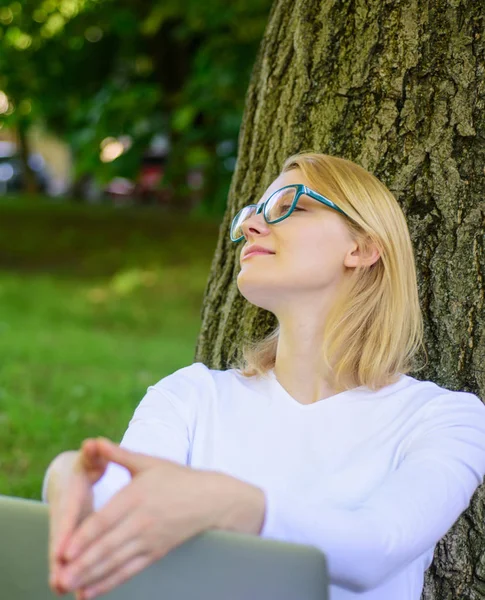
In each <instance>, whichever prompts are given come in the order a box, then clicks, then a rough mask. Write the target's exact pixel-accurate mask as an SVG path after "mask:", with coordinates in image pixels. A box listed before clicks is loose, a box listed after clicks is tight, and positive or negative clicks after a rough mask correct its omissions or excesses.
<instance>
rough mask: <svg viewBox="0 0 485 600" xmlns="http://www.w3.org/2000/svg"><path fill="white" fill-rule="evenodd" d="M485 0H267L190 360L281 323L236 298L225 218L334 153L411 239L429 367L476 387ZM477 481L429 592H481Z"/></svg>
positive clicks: (482, 520)
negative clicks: (396, 209) (307, 157)
mask: <svg viewBox="0 0 485 600" xmlns="http://www.w3.org/2000/svg"><path fill="white" fill-rule="evenodd" d="M484 73H485V3H484V2H483V1H480V2H477V1H476V0H452V1H450V0H428V1H426V0H397V1H389V0H388V1H384V2H383V1H382V0H365V1H364V0H353V1H351V0H342V1H340V2H337V1H335V0H334V1H332V0H276V1H275V4H274V5H273V7H272V10H271V14H270V17H269V21H268V25H267V28H266V32H265V35H264V38H263V40H262V43H261V47H260V50H259V53H258V57H257V60H256V64H255V66H254V70H253V74H252V78H251V82H250V85H249V89H248V92H247V96H246V105H245V113H244V117H243V123H242V127H241V132H240V137H239V148H238V161H237V165H236V170H235V173H234V176H233V180H232V183H231V188H230V191H229V198H228V208H227V212H226V214H225V216H224V219H223V222H222V226H221V229H220V238H219V240H218V244H217V248H216V252H215V255H214V259H213V263H212V269H211V272H210V275H209V279H208V283H207V288H206V293H205V298H204V303H203V308H202V326H201V331H200V336H199V340H198V344H197V348H196V354H195V360H200V361H202V362H204V363H205V364H207V365H208V366H210V367H212V368H218V369H224V368H226V367H227V363H228V360H229V359H231V358H232V357H233V356H234V355H236V353H237V352H238V351H239V348H240V346H241V343H242V342H243V340H244V339H246V336H248V337H251V338H253V337H259V336H262V335H264V334H265V333H268V332H269V331H270V329H272V328H273V326H274V325H275V319H274V317H273V315H271V314H270V313H268V312H267V311H264V310H262V309H259V308H256V307H254V306H252V305H250V304H249V303H248V302H247V301H246V300H245V299H244V298H243V297H242V295H241V294H240V293H239V291H238V289H237V286H236V276H237V273H238V271H239V263H238V261H237V260H236V244H233V242H231V241H230V239H229V227H230V223H231V220H232V218H233V216H234V214H235V213H236V212H237V210H239V209H240V208H241V207H242V206H244V205H245V204H248V203H251V202H257V201H258V200H259V199H260V198H261V196H262V194H263V193H264V191H265V189H266V187H267V186H268V185H269V184H270V183H271V182H272V180H273V179H274V178H275V177H276V176H277V175H278V173H279V169H280V167H281V165H282V163H283V160H284V159H285V158H286V157H287V156H289V155H290V154H292V153H294V152H297V151H301V150H309V151H314V152H323V153H328V154H333V155H336V156H342V157H345V158H348V159H350V160H353V161H355V162H357V163H359V164H361V165H362V166H363V167H365V168H367V169H368V170H370V171H371V172H373V173H374V174H375V175H376V176H377V177H378V178H379V179H381V180H382V181H383V182H384V183H385V184H386V185H387V186H388V187H389V188H390V190H391V191H392V192H393V193H394V195H395V196H396V198H397V199H398V202H399V204H400V206H401V207H402V209H403V211H404V214H405V216H406V219H407V222H408V226H409V230H410V234H411V239H412V241H413V245H414V250H415V256H416V267H417V271H418V285H419V295H420V302H421V307H422V311H423V315H424V320H425V343H426V348H427V352H428V358H429V364H428V365H427V367H426V368H425V369H421V370H420V371H419V373H410V375H412V376H414V377H416V378H417V379H423V380H424V379H426V380H431V381H434V382H436V383H437V384H438V385H441V386H444V387H446V388H447V389H453V390H463V391H471V392H473V393H475V394H477V395H479V396H480V397H481V398H482V399H483V398H484V397H485V313H484V297H485V283H484V279H485V256H484V251H483V248H484V244H485V110H484V109H485V76H484ZM484 497H485V490H484V486H483V485H482V486H481V487H480V488H479V489H478V490H477V492H476V493H475V495H474V497H473V499H472V502H471V504H470V507H469V508H468V509H467V510H466V511H465V512H464V513H463V515H462V516H461V517H460V518H459V520H458V521H457V523H456V524H455V525H454V526H453V527H452V529H451V530H450V532H449V533H448V534H447V535H446V536H445V537H444V538H443V539H442V540H441V541H440V542H439V543H438V546H437V548H436V552H435V557H434V561H433V564H432V565H431V567H430V568H429V569H428V571H427V572H426V581H425V588H424V592H423V598H425V599H426V600H430V599H437V598H440V599H444V598H446V599H451V598H460V600H468V599H470V600H472V599H476V598H485V515H484Z"/></svg>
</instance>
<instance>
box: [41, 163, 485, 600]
mask: <svg viewBox="0 0 485 600" xmlns="http://www.w3.org/2000/svg"><path fill="white" fill-rule="evenodd" d="M231 239H232V240H233V241H234V242H239V241H243V240H244V241H245V244H244V245H243V247H242V252H241V255H240V257H239V259H240V266H241V269H240V271H239V274H238V277H237V283H238V288H239V290H240V292H241V293H242V294H243V296H244V297H245V298H246V299H247V300H248V301H249V302H251V303H252V304H255V305H257V306H259V307H262V308H264V309H266V310H268V311H270V312H272V313H273V314H274V315H275V316H276V318H277V321H278V326H277V328H276V330H275V331H274V332H272V334H271V335H270V336H268V337H267V338H266V339H264V340H261V341H259V342H257V343H255V344H252V345H250V346H248V347H247V348H245V349H244V352H243V360H242V362H241V363H235V364H233V365H232V368H230V369H228V370H225V371H220V370H215V369H208V368H207V367H206V366H205V365H203V364H202V363H194V364H192V365H190V366H187V367H184V368H182V369H180V370H178V371H176V372H175V373H173V374H171V375H169V376H168V377H165V378H164V379H162V380H161V381H160V382H158V383H157V384H156V385H154V386H152V387H150V388H149V389H148V392H147V394H146V396H145V397H144V398H143V400H142V401H141V402H140V404H139V406H138V407H137V409H136V410H135V413H134V416H133V418H132V420H131V421H130V424H129V427H128V429H127V431H126V433H125V435H124V437H123V440H122V442H121V444H120V447H118V446H117V445H116V444H112V443H110V442H109V441H107V440H102V439H101V440H87V441H85V442H84V444H83V446H82V448H81V450H80V451H79V452H68V453H63V454H61V455H59V456H58V457H57V458H56V459H55V460H54V461H53V463H52V464H51V466H50V468H49V473H48V474H49V477H47V475H46V478H45V485H44V494H43V497H44V499H47V497H48V499H49V503H50V514H51V545H50V548H51V585H52V587H53V589H56V590H57V591H60V592H64V591H67V590H77V594H78V597H80V598H85V597H87V598H89V597H93V595H97V594H100V593H105V592H106V591H108V590H109V589H112V588H113V587H114V586H116V585H118V584H119V583H121V582H122V581H124V580H125V579H126V578H128V577H131V576H132V575H133V574H135V573H137V572H138V571H139V570H140V569H142V568H144V567H145V566H147V565H148V564H151V563H152V562H154V561H155V560H157V559H159V558H161V557H162V556H164V555H165V554H166V553H167V552H168V551H170V549H171V548H173V547H175V546H176V545H178V544H180V543H182V542H183V541H185V540H186V539H188V538H189V537H191V536H192V535H195V534H197V533H199V532H201V531H204V530H207V529H211V528H222V529H229V530H232V531H239V532H245V533H250V534H254V535H259V536H262V537H269V538H274V539H279V540H283V541H289V542H296V543H302V544H309V545H314V546H316V547H318V548H320V549H321V550H322V551H323V552H324V553H325V554H326V556H327V560H328V568H329V576H330V582H331V589H330V597H331V598H332V600H350V599H353V598H357V597H358V598H359V599H363V598H365V599H366V600H384V599H385V600H388V599H389V598H392V599H393V600H418V599H419V598H420V597H421V592H422V588H423V574H424V571H425V570H426V569H427V567H428V566H429V564H430V563H431V561H432V558H433V551H434V547H435V545H436V543H437V542H438V541H439V540H440V539H441V538H442V537H443V536H444V535H445V534H446V532H447V531H448V530H449V529H450V527H451V526H452V525H453V524H454V523H455V521H456V520H457V518H458V517H459V516H460V514H461V513H462V512H463V511H464V510H465V509H466V508H467V507H468V505H469V502H470V499H471V497H472V495H473V493H474V492H475V490H476V488H477V487H478V486H479V485H480V484H481V483H482V480H483V476H484V475H485V407H484V405H483V404H482V402H481V400H480V399H479V398H478V397H477V396H475V395H473V394H470V393H466V392H456V391H450V390H447V389H445V388H442V387H439V386H438V385H436V384H435V383H433V382H430V381H419V380H417V379H415V378H413V377H410V376H408V375H407V374H406V373H408V372H409V371H410V370H411V368H412V367H413V358H414V357H415V355H416V353H417V350H418V349H419V348H420V347H422V331H423V327H422V316H421V312H420V308H419V302H418V291H417V283H416V272H415V266H414V257H413V250H412V245H411V241H410V237H409V232H408V229H407V226H406V222H405V218H404V215H403V213H402V211H401V209H400V207H399V205H398V203H397V202H396V200H395V199H394V197H393V196H392V194H391V193H390V192H389V191H388V190H387V188H386V187H385V186H384V185H383V184H382V183H380V182H379V181H378V180H377V179H376V178H375V177H374V176H373V175H371V174H370V173H368V172H367V171H365V170H364V169H362V168H361V167H359V166H357V165H355V164H353V163H351V162H349V161H347V160H343V159H339V158H334V157H330V156H327V155H323V154H314V153H302V154H298V155H294V156H292V157H290V158H289V159H287V161H286V162H285V164H284V165H283V169H282V172H281V174H280V175H279V176H278V177H277V179H275V181H274V182H273V183H272V184H271V185H270V186H269V188H268V189H267V190H266V192H265V194H264V195H263V197H262V198H261V200H260V201H259V202H258V204H257V205H249V206H248V207H245V208H244V209H242V210H241V211H240V212H239V213H238V214H237V215H236V216H235V218H234V220H233V223H232V227H231ZM130 477H131V481H130Z"/></svg>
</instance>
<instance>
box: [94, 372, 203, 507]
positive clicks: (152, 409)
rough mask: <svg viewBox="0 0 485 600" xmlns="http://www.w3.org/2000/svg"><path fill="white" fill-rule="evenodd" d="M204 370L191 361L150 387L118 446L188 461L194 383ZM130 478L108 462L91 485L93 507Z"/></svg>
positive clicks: (104, 501) (176, 460) (103, 501)
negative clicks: (103, 472) (102, 473)
mask: <svg viewBox="0 0 485 600" xmlns="http://www.w3.org/2000/svg"><path fill="white" fill-rule="evenodd" d="M204 369H206V367H205V366H204V365H203V364H202V363H194V364H193V365H190V366H189V367H184V368H183V369H179V370H178V371H176V372H175V373H172V374H171V375H169V376H167V377H165V378H164V379H162V380H161V381H159V382H158V383H157V384H156V385H154V386H150V387H149V388H148V390H147V393H146V395H145V396H144V397H143V399H142V400H141V402H140V404H139V405H138V407H137V408H136V410H135V412H134V414H133V417H132V418H131V420H130V422H129V424H128V429H127V430H126V432H125V434H124V435H123V438H122V440H121V442H120V446H122V447H123V448H127V449H128V450H133V451H134V452H142V453H143V454H149V455H151V456H156V457H159V458H166V459H168V460H173V461H175V462H178V463H180V464H184V465H186V464H189V456H190V450H191V445H192V438H193V436H192V433H193V429H194V419H195V404H196V399H197V387H198V385H197V382H198V381H199V380H200V378H201V377H202V376H203V373H202V370H204ZM130 480H131V475H130V473H129V471H128V469H126V468H125V467H123V466H121V465H118V464H116V463H112V462H111V463H109V465H108V467H107V469H106V472H105V474H104V475H103V477H102V478H101V479H100V480H99V481H98V482H97V483H96V484H95V485H94V486H93V504H94V509H95V510H99V509H100V508H101V507H102V506H103V505H104V504H106V502H108V500H109V499H110V498H111V497H112V496H113V495H114V494H115V493H116V492H117V491H119V490H120V489H121V488H122V487H124V486H125V485H127V484H128V483H129V482H130Z"/></svg>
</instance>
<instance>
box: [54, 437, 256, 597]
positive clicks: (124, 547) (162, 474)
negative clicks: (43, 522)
mask: <svg viewBox="0 0 485 600" xmlns="http://www.w3.org/2000/svg"><path fill="white" fill-rule="evenodd" d="M94 445H96V446H94ZM93 448H94V449H95V450H94V452H97V453H98V455H99V457H101V460H104V461H105V463H106V462H109V461H112V462H115V463H117V464H119V465H122V466H124V467H126V468H127V469H128V470H129V472H130V473H131V477H132V479H131V482H130V483H129V484H127V485H126V486H125V487H123V488H122V489H121V490H119V491H118V493H116V494H115V495H114V496H113V497H112V498H111V499H110V500H109V501H108V502H107V503H106V504H105V505H104V506H103V507H102V508H101V509H100V510H99V511H97V512H90V513H89V514H88V515H87V516H86V517H85V518H84V519H83V520H82V521H81V522H80V523H79V524H78V525H77V527H76V528H75V529H74V531H72V532H71V534H70V535H67V536H63V539H60V540H57V542H58V544H57V547H54V548H53V558H52V560H51V573H50V579H49V583H50V586H51V588H52V589H53V590H54V591H56V592H57V593H58V594H63V593H67V592H75V593H76V598H77V600H87V599H89V598H94V597H95V596H98V595H100V594H105V593H107V592H109V591H111V590H112V589H113V588H115V587H116V586H118V585H120V584H121V583H123V582H125V581H126V580H127V579H129V578H131V577H132V576H134V575H135V574H137V573H138V572H139V571H141V570H142V569H144V568H146V567H147V566H149V565H150V564H152V563H154V562H155V561H157V560H159V559H161V558H162V557H163V556H165V555H166V554H168V553H169V552H170V551H171V550H172V549H174V548H175V547H177V546H179V545H181V544H182V543H183V542H185V541H186V540H188V539H189V538H191V537H193V536H195V535H197V534H199V533H202V532H203V531H206V530H209V529H226V530H229V531H234V532H240V533H250V534H255V535H258V534H259V533H260V531H261V528H262V525H263V522H264V515H265V496H264V492H263V490H262V489H261V488H259V487H256V486H254V485H251V484H248V483H246V482H244V481H241V480H239V479H237V478H235V477H232V476H230V475H226V474H224V473H222V472H217V471H204V470H197V469H193V468H191V467H188V466H185V465H181V464H179V463H176V462H173V461H170V460H165V459H160V458H155V457H151V456H148V455H145V454H141V453H138V452H132V451H129V450H126V449H124V448H121V447H120V446H118V445H117V444H114V443H112V442H110V441H109V440H107V439H105V438H96V439H90V440H85V442H83V446H82V448H81V453H82V452H87V451H89V452H90V454H91V456H92V454H93ZM87 449H88V450H87Z"/></svg>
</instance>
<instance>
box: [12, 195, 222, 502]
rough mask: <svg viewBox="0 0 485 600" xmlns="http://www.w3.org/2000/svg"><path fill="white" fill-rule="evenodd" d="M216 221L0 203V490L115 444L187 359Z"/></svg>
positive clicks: (34, 480)
mask: <svg viewBox="0 0 485 600" xmlns="http://www.w3.org/2000/svg"><path fill="white" fill-rule="evenodd" d="M218 228H219V222H214V221H201V222H197V221H196V220H185V219H184V218H183V217H182V216H180V215H163V214H161V213H160V212H157V211H134V210H123V211H120V210H115V209H107V208H101V209H98V208H89V207H88V208H86V207H66V206H58V207H56V206H47V207H46V206H45V205H39V206H35V205H31V206H29V207H28V208H27V209H26V208H25V206H24V207H23V208H22V207H21V206H19V205H17V204H15V203H3V204H0V493H1V494H7V495H14V496H21V497H26V498H36V499H39V498H40V489H41V484H42V479H43V475H44V472H45V469H46V467H47V465H48V464H49V462H50V461H51V460H52V458H53V457H54V456H55V455H56V454H58V453H59V452H62V451H63V450H67V449H74V448H78V447H79V445H80V443H81V441H82V440H83V439H84V438H86V437H90V436H96V435H104V436H107V437H109V438H111V439H113V440H115V441H119V440H120V439H121V437H122V435H123V433H124V431H125V429H126V427H127V425H128V421H129V419H130V417H131V415H132V414H133V411H134V409H135V407H136V405H137V404H138V403H139V401H140V400H141V398H142V397H143V395H144V393H145V391H146V388H147V386H148V385H150V384H153V383H155V382H156V381H158V380H159V379H161V378H162V377H164V376H166V375H168V374H169V373H172V372H173V371H175V370H176V369H178V368H180V367H182V366H185V365H187V364H190V363H191V362H193V358H194V348H195V343H196V340H197V335H198V332H199V328H200V309H201V302H202V297H203V292H204V289H205V284H206V281H207V276H208V273H209V268H210V263H211V260H212V254H213V252H214V249H215V244H216V241H217V236H218Z"/></svg>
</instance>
